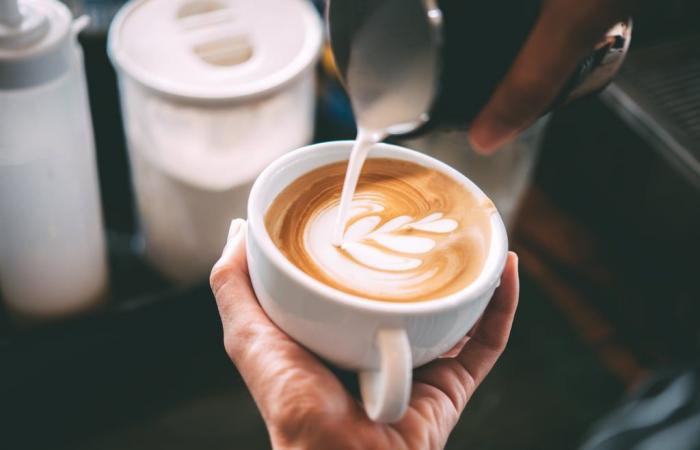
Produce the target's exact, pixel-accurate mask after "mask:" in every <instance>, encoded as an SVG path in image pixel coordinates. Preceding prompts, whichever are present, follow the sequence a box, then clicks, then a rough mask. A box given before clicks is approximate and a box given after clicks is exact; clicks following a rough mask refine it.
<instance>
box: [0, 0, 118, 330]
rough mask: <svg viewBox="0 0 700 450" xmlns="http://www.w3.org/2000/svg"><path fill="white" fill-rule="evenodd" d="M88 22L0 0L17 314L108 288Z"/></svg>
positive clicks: (11, 272)
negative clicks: (85, 51)
mask: <svg viewBox="0 0 700 450" xmlns="http://www.w3.org/2000/svg"><path fill="white" fill-rule="evenodd" d="M85 25H86V19H82V18H81V19H77V20H76V21H75V22H74V21H73V19H72V16H71V13H70V12H69V10H68V9H67V8H66V7H65V6H64V5H63V4H61V3H60V2H58V1H57V0H19V1H18V0H0V293H1V295H0V297H2V298H3V299H4V301H5V303H6V306H7V308H8V309H9V310H10V311H12V312H14V313H15V314H17V315H21V316H28V317H51V316H60V315H64V314H68V313H71V312H74V311H78V310H83V309H86V308H89V307H90V306H93V305H94V304H96V303H97V302H98V301H99V300H100V299H101V298H103V297H104V294H105V291H106V287H107V262H106V249H105V241H104V233H103V226H102V216H101V209H100V199H99V188H98V184H97V169H96V163H95V149H94V141H93V136H92V125H91V122H90V114H89V105H88V99H87V91H86V84H85V74H84V68H83V56H82V50H81V48H80V45H79V44H78V42H77V38H76V36H77V34H78V32H79V31H80V30H81V29H82V27H84V26H85Z"/></svg>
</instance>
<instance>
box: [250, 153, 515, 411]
mask: <svg viewBox="0 0 700 450" xmlns="http://www.w3.org/2000/svg"><path fill="white" fill-rule="evenodd" d="M351 146H352V142H351V141H341V142H328V143H323V144H317V145H311V146H308V147H304V148H302V149H299V150H296V151H294V152H291V153H289V154H287V155H284V156H283V157H281V158H279V159H277V160H276V161H275V162H273V163H272V164H271V165H270V166H268V167H267V168H266V169H265V170H264V171H263V172H262V174H261V175H260V176H259V177H258V179H257V180H256V182H255V184H254V185H253V189H252V191H251V195H250V198H249V200H248V238H247V246H248V247H247V248H248V265H249V271H250V275H251V279H252V282H253V287H254V289H255V293H256V295H257V297H258V299H259V301H260V303H261V305H262V307H263V309H264V310H265V312H266V313H267V314H268V316H269V317H270V318H271V319H272V320H273V321H274V322H275V323H276V324H277V325H278V326H279V327H280V328H281V329H282V330H284V331H285V332H286V333H287V334H289V335H290V336H291V337H292V338H294V339H295V340H297V341H298V342H299V343H301V344H302V345H304V346H305V347H306V348H308V349H309V350H311V351H312V352H314V353H316V354H318V355H320V356H321V357H323V358H325V359H327V360H328V361H330V362H332V363H334V364H336V365H338V366H340V367H343V368H346V369H351V370H357V371H359V372H360V381H361V391H362V395H363V400H364V402H365V408H366V410H367V413H368V415H369V416H370V417H371V418H373V419H374V420H378V421H383V422H393V421H396V420H398V419H399V418H400V417H401V415H402V414H403V412H404V411H405V408H406V406H407V403H408V396H409V393H410V382H411V370H410V368H411V367H417V366H420V365H423V364H425V363H427V362H429V361H431V360H433V359H435V358H436V357H438V356H439V355H441V354H443V353H445V352H446V351H448V350H449V349H451V348H452V347H453V346H454V345H455V344H456V343H457V342H458V341H459V340H460V339H461V338H462V337H463V336H464V335H465V334H466V333H467V331H469V329H470V328H471V327H472V326H473V325H474V323H475V322H476V320H477V319H478V318H479V317H480V316H481V314H482V312H483V311H484V309H485V308H486V305H487V304H488V302H489V300H490V298H491V296H492V294H493V292H494V290H495V289H496V287H497V286H498V284H499V282H500V277H501V273H502V272H503V268H504V265H505V261H506V256H507V250H508V241H507V235H506V231H505V227H504V225H503V222H502V220H501V217H500V215H499V214H498V213H497V212H494V213H493V215H492V217H491V236H492V237H491V245H490V249H489V253H488V256H487V259H486V262H485V264H484V268H483V270H482V273H481V274H480V275H479V277H478V278H477V279H476V280H475V281H474V283H472V284H470V285H469V286H467V287H466V288H464V289H463V290H461V291H459V292H457V293H454V294H452V295H449V296H446V297H443V298H440V299H435V300H430V301H425V302H415V303H392V302H385V301H375V300H368V299H364V298H360V297H356V296H353V295H350V294H347V293H344V292H341V291H339V290H336V289H333V288H331V287H329V286H326V285H324V284H323V283H321V282H319V281H317V280H316V279H314V278H312V277H310V276H309V275H307V274H306V273H304V272H303V271H301V270H300V269H299V268H297V267H296V266H294V265H293V264H292V263H291V262H290V261H289V260H287V258H286V257H285V256H284V255H283V254H282V252H281V251H280V250H279V249H278V248H277V247H276V246H275V245H274V243H273V242H272V239H271V238H270V236H269V234H268V233H267V230H266V228H265V223H264V214H265V212H266V210H267V208H268V207H269V205H270V203H271V202H272V201H273V200H274V198H275V197H276V196H277V195H278V194H279V193H280V192H281V191H282V190H283V189H284V188H285V187H286V186H288V185H289V184H290V183H291V182H292V181H294V180H295V179H297V178H298V177H300V176H301V175H303V174H305V173H307V172H309V171H310V170H313V169H315V168H317V167H320V166H323V165H326V164H330V163H332V162H336V161H340V160H347V158H348V156H349V153H350V149H351ZM377 157H386V158H395V159H401V160H409V161H412V162H415V163H418V164H421V165H423V166H426V167H429V168H433V169H435V170H439V171H441V172H443V173H445V174H447V175H449V176H450V177H452V178H453V179H455V180H457V181H458V182H460V183H462V184H463V185H464V186H466V187H467V188H468V189H470V190H471V191H473V192H474V193H476V194H477V195H478V196H485V194H484V193H483V192H482V191H481V190H480V189H479V188H478V187H477V186H476V185H474V184H473V183H472V182H471V181H469V180H468V179H467V178H466V177H464V175H462V174H460V173H459V172H457V171H456V170H454V169H452V168H450V167H449V166H447V165H445V164H443V163H441V162H439V161H437V160H435V159H433V158H431V157H429V156H426V155H424V154H421V153H418V152H415V151H413V150H408V149H405V148H402V147H398V146H393V145H388V144H378V145H376V146H375V147H374V148H373V149H372V151H371V152H370V158H377ZM358 282H361V281H358Z"/></svg>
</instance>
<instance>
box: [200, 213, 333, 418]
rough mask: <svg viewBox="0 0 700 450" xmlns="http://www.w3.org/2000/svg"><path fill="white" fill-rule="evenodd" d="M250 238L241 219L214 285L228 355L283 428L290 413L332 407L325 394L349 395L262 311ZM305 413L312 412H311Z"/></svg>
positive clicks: (260, 405)
mask: <svg viewBox="0 0 700 450" xmlns="http://www.w3.org/2000/svg"><path fill="white" fill-rule="evenodd" d="M246 232H247V227H246V223H245V221H243V220H240V219H236V220H234V221H233V222H232V223H231V228H230V231H229V238H228V241H227V243H226V246H225V248H224V251H223V253H222V255H221V258H219V261H217V262H216V264H215V265H214V267H213V269H212V272H211V276H210V283H211V287H212V290H213V291H214V295H215V297H216V303H217V306H218V308H219V313H220V315H221V321H222V325H223V328H224V347H225V348H226V352H227V353H228V355H229V357H230V358H231V360H232V361H233V363H234V364H235V365H236V368H237V369H238V371H239V372H240V374H241V376H242V377H243V380H244V381H245V383H246V385H247V386H248V389H249V390H250V393H251V395H252V396H253V398H254V399H255V402H256V404H257V405H258V408H259V409H260V411H261V413H262V415H263V417H265V419H266V421H267V422H268V423H276V424H279V423H280V422H281V420H280V419H279V417H278V415H283V416H284V417H285V418H286V417H287V416H288V415H289V414H286V412H287V410H288V409H289V408H290V407H296V406H299V405H302V404H304V402H307V403H308V402H311V401H312V400H310V399H313V402H314V403H319V405H320V406H327V404H328V402H326V403H325V404H323V402H322V400H323V399H320V400H319V399H318V397H320V395H321V391H322V393H323V395H325V396H327V397H333V396H334V395H336V396H337V393H338V392H340V393H344V391H343V388H342V385H340V383H339V382H338V381H337V380H336V379H335V377H334V376H333V375H332V373H331V372H330V371H329V370H328V369H327V368H326V367H325V366H323V364H321V363H320V361H319V360H318V359H317V358H316V357H315V356H313V355H312V354H310V353H309V352H308V351H306V350H305V349H304V348H302V347H301V346H300V345H299V344H297V343H296V342H295V341H293V340H292V339H291V338H289V336H287V335H286V334H285V333H284V332H282V331H281V330H280V329H279V328H277V326H276V325H275V324H273V323H272V322H271V321H270V319H269V318H268V317H267V315H266V314H265V312H264V311H263V309H262V308H261V307H260V304H259V303H258V301H257V298H256V297H255V292H254V291H253V287H252V285H251V283H250V278H249V275H248V264H247V260H246V251H245V250H246V246H245V239H246ZM290 387H294V389H289V388H290ZM314 389H316V392H315V391H314ZM341 398H342V399H343V400H344V399H345V397H341ZM290 405H291V406H290ZM295 405H296V406H295ZM343 405H345V404H343ZM304 409H305V412H308V411H309V410H310V409H311V408H306V407H305V408H304Z"/></svg>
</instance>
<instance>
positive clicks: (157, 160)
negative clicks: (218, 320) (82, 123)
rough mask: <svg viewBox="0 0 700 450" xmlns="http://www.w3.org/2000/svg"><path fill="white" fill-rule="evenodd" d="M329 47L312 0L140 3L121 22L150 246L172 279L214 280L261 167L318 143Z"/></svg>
mask: <svg viewBox="0 0 700 450" xmlns="http://www.w3.org/2000/svg"><path fill="white" fill-rule="evenodd" d="M321 43H322V26H321V21H320V18H319V17H318V14H317V12H316V11H315V10H314V9H313V7H312V5H311V4H310V3H309V2H308V1H306V0H137V1H132V2H130V3H128V4H127V5H126V6H125V7H124V8H123V9H122V10H121V11H120V12H119V14H118V15H117V17H116V18H115V20H114V22H113V23H112V26H111V28H110V32H109V43H108V48H109V54H110V58H111V60H112V63H113V64H114V66H115V68H116V69H117V73H118V76H119V88H120V93H121V102H122V114H123V117H124V125H125V131H126V137H127V142H128V147H129V155H130V161H131V169H132V178H133V183H134V190H135V194H136V199H137V203H138V211H139V217H140V222H141V229H142V232H143V237H144V244H145V254H146V258H147V259H148V260H149V261H150V262H151V264H152V265H153V266H154V267H155V268H157V269H158V270H159V271H160V272H161V273H163V274H164V275H165V276H167V277H168V278H170V279H172V280H175V281H179V282H193V281H197V280H200V279H203V278H205V277H206V276H207V275H208V273H209V271H210V269H211V266H212V264H213V263H214V262H215V261H216V259H217V258H218V256H219V254H220V252H221V248H222V246H223V243H224V241H225V239H226V233H227V229H228V226H229V223H230V221H231V219H233V218H235V217H244V216H245V211H246V202H247V197H248V192H249V190H250V187H251V186H252V183H253V181H254V180H255V178H256V177H257V175H258V174H259V173H260V172H261V171H262V169H263V168H264V167H265V166H266V165H267V164H268V163H269V162H271V161H272V160H274V159H276V158H277V157H278V156H279V155H281V154H282V153H284V152H286V151H289V150H292V149H294V148H297V147H299V146H303V145H305V144H307V143H309V142H310V140H311V138H312V135H313V121H314V97H315V92H314V90H315V71H314V67H315V63H316V61H317V59H318V57H319V54H320V49H321Z"/></svg>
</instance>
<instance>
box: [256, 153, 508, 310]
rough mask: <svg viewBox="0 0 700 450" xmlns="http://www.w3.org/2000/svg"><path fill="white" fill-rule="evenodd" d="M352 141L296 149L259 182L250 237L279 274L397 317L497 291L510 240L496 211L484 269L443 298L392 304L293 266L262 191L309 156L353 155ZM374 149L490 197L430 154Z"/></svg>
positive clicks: (353, 304)
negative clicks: (269, 222)
mask: <svg viewBox="0 0 700 450" xmlns="http://www.w3.org/2000/svg"><path fill="white" fill-rule="evenodd" d="M353 143H354V141H348V140H345V141H330V142H323V143H318V144H312V145H307V146H305V147H301V148H299V149H297V150H293V151H291V152H289V153H287V154H285V155H283V156H281V157H280V158H277V159H276V160H275V161H273V162H272V163H271V164H270V165H268V166H267V167H266V168H265V170H263V172H262V173H261V174H260V175H259V176H258V178H257V179H256V180H255V183H254V184H253V187H252V189H251V192H250V197H249V200H248V239H251V238H253V239H255V240H256V243H257V244H258V245H259V246H260V248H261V249H262V252H263V253H264V254H265V257H266V258H267V259H268V260H269V261H270V262H271V263H272V264H273V265H274V266H275V267H276V268H277V269H278V270H280V271H281V272H282V273H284V274H285V275H286V276H288V277H290V278H292V279H293V280H294V281H296V282H297V283H299V284H300V285H302V286H305V287H306V288H308V289H310V290H311V291H314V292H315V293H316V294H318V296H319V297H322V298H324V299H326V300H328V301H334V302H339V303H342V304H344V305H346V306H349V307H352V308H355V309H360V310H365V311H367V310H369V311H374V312H383V313H392V314H424V313H436V312H440V311H445V310H449V309H452V308H454V307H456V306H459V305H461V304H464V303H468V302H471V301H475V300H476V299H478V298H480V296H481V295H483V294H484V293H485V292H487V291H488V290H490V289H491V288H493V287H494V285H495V286H497V285H498V283H499V282H500V277H501V274H502V272H503V269H504V268H505V263H506V259H507V255H508V236H507V233H506V228H505V225H504V224H503V220H502V219H501V216H500V214H499V213H498V211H497V210H496V209H495V208H494V211H493V212H492V213H491V217H490V218H491V242H490V245H489V252H488V254H487V257H486V260H485V261H484V266H483V268H482V271H481V273H480V274H479V275H478V276H477V278H476V279H475V280H474V281H473V282H472V283H470V284H469V285H468V286H466V287H464V288H463V289H460V290H459V291H457V292H454V293H452V294H449V295H446V296H443V297H438V298H435V299H430V300H425V301H412V302H391V301H386V300H376V299H372V298H368V297H361V296H357V295H353V294H349V293H347V292H344V291H341V290H339V289H335V288H333V287H330V286H328V285H326V284H324V283H322V282H321V281H318V280H317V279H315V278H313V277H312V276H311V275H309V274H307V273H306V272H304V271H303V270H301V269H300V268H298V267H297V266H296V265H294V263H292V262H291V261H289V260H288V259H287V257H286V256H285V255H284V254H283V253H282V251H281V250H280V249H279V248H278V247H277V246H276V245H275V244H274V242H273V241H272V238H271V237H270V235H269V233H268V231H267V227H266V226H265V221H264V214H265V210H263V206H265V205H261V204H260V202H261V197H262V195H261V194H262V192H264V190H265V189H266V188H267V187H268V186H269V185H270V183H272V182H274V176H275V175H276V174H277V173H278V172H279V170H280V169H282V168H284V167H285V166H289V165H290V164H291V163H292V162H293V161H296V160H297V159H299V158H303V157H310V155H311V154H313V153H315V152H318V153H319V154H322V153H323V152H324V151H325V152H328V151H329V150H330V148H339V147H341V148H343V150H346V149H347V151H348V152H349V151H350V148H351V147H352V145H353ZM372 150H374V155H372V151H370V156H369V157H370V158H372V157H386V158H392V154H393V155H396V154H401V155H403V156H404V157H405V158H402V159H408V160H409V161H411V162H415V163H416V164H420V165H422V166H426V167H429V168H432V169H436V170H439V171H441V172H442V173H444V174H446V175H448V176H449V177H451V178H452V179H454V180H456V181H458V182H460V183H461V184H462V185H464V186H465V187H467V188H468V189H470V190H471V191H472V192H473V193H474V194H475V195H477V196H483V197H485V198H487V199H488V198H489V197H488V196H487V195H486V194H485V193H484V192H483V191H482V190H481V189H480V188H479V187H478V186H477V185H476V184H474V183H473V182H472V181H471V180H470V179H469V178H467V177H466V176H465V175H464V174H462V173H461V172H459V171H457V170H456V169H454V168H452V167H450V166H449V165H447V164H445V163H443V162H442V161H439V160H437V159H435V158H433V157H431V156H428V155H425V154H423V153H420V152H417V151H415V150H411V149H408V148H406V147H401V146H398V145H392V144H386V143H379V144H376V145H375V146H374V147H373V149H372ZM377 150H381V153H382V154H381V155H377ZM386 153H389V155H386ZM397 159H401V158H397ZM316 167H319V166H315V167H311V168H309V169H308V170H307V171H306V172H308V171H310V170H313V169H315V168H316ZM306 172H304V173H306ZM287 185H288V184H287ZM285 187H286V186H284V187H282V188H281V189H280V191H279V192H281V190H282V189H284V188H285ZM279 192H278V193H279ZM268 206H269V205H268ZM256 211H260V214H256Z"/></svg>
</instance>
